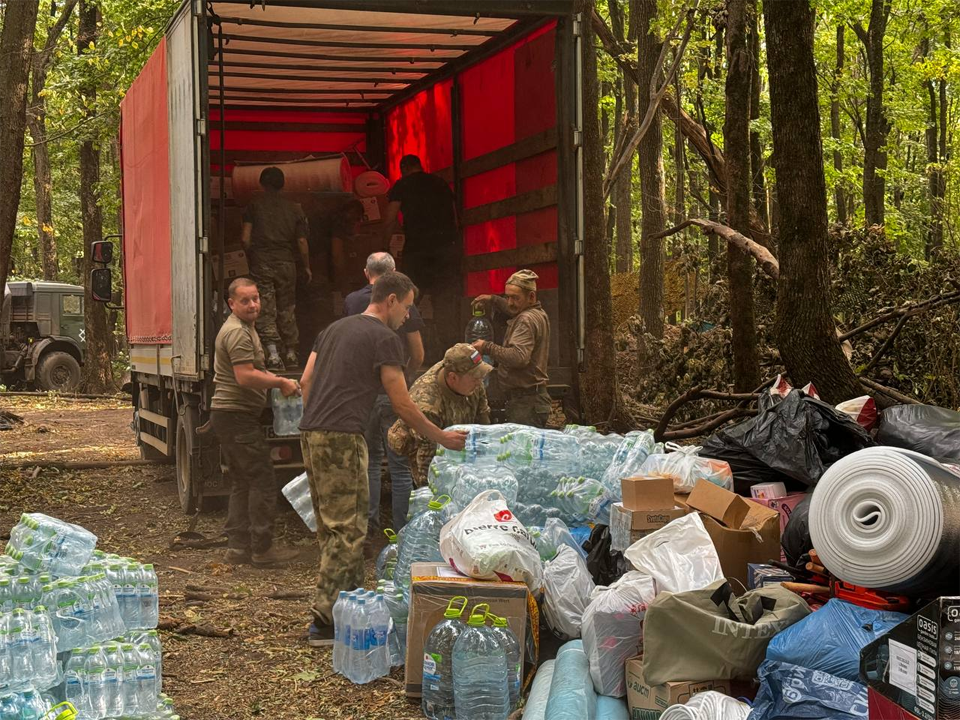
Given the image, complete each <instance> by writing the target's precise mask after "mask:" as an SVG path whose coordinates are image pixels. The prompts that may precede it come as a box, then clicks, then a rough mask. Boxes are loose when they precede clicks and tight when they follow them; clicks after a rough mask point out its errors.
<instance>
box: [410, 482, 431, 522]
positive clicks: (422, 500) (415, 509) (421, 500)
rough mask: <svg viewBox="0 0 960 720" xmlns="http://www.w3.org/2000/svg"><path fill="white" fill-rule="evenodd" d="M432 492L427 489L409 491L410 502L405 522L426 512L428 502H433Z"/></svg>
mask: <svg viewBox="0 0 960 720" xmlns="http://www.w3.org/2000/svg"><path fill="white" fill-rule="evenodd" d="M434 499H435V498H434V495H433V491H432V490H431V489H430V488H429V487H421V488H414V489H413V490H411V491H410V502H409V503H408V506H407V521H410V520H411V519H412V518H413V517H415V516H416V515H419V514H420V513H422V512H423V511H424V510H426V509H427V508H428V507H429V505H430V501H431V500H434Z"/></svg>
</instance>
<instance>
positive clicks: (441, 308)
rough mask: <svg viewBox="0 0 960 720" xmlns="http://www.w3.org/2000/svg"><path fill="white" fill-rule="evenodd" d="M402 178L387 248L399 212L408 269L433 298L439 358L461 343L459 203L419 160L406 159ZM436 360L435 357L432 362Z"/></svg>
mask: <svg viewBox="0 0 960 720" xmlns="http://www.w3.org/2000/svg"><path fill="white" fill-rule="evenodd" d="M400 173H401V175H402V177H401V178H400V179H399V180H398V181H397V182H396V184H395V185H394V186H393V187H392V188H390V193H389V195H388V196H387V199H388V200H389V201H390V203H389V205H387V218H386V222H385V223H384V231H385V233H386V236H385V237H384V245H385V246H386V245H387V244H388V243H389V240H390V237H391V235H392V234H393V232H394V231H395V227H396V220H397V215H398V213H400V214H402V215H403V234H404V238H405V239H404V242H403V249H402V251H401V253H400V264H401V266H402V267H403V271H404V272H405V273H406V274H407V275H409V276H410V277H411V278H412V279H413V281H414V282H415V283H416V284H417V286H419V288H420V289H421V290H422V291H423V294H424V295H429V296H430V300H431V304H432V305H433V311H434V320H435V325H436V333H435V334H436V336H437V339H436V342H435V345H436V347H433V348H432V350H433V351H434V354H435V355H436V354H437V353H438V352H439V353H443V352H444V351H445V350H446V349H447V348H448V347H450V346H451V345H452V344H453V343H454V342H456V341H457V339H458V338H459V335H460V327H459V324H458V322H457V320H458V318H459V313H458V311H457V308H458V303H459V298H458V295H459V293H457V289H456V279H457V278H459V277H460V272H459V266H458V258H459V255H460V253H459V247H458V245H459V240H460V233H459V229H458V227H457V226H458V222H457V210H456V199H455V197H454V194H453V191H452V190H451V189H450V186H449V185H448V184H447V181H446V180H444V179H443V178H441V177H439V176H438V175H432V174H431V173H428V172H424V170H423V165H422V164H421V162H420V158H418V157H417V156H416V155H404V156H403V157H402V158H401V159H400ZM432 359H436V358H432Z"/></svg>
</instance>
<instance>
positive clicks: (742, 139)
mask: <svg viewBox="0 0 960 720" xmlns="http://www.w3.org/2000/svg"><path fill="white" fill-rule="evenodd" d="M748 12H749V10H748V7H747V0H727V82H726V89H725V95H726V112H725V116H724V122H723V149H724V159H725V160H726V164H727V225H729V226H730V227H731V228H733V229H734V230H736V231H737V232H739V233H741V234H742V235H745V236H747V237H750V190H751V184H752V183H751V175H750V80H751V77H752V75H753V69H752V68H751V62H750V50H749V48H748V47H747V15H748ZM727 278H728V284H729V291H730V301H729V314H730V327H731V329H732V330H733V341H732V347H733V384H734V387H735V388H736V389H737V391H738V392H750V391H751V390H752V389H753V388H755V387H757V386H758V385H759V384H760V355H759V352H758V350H757V319H756V312H755V309H754V303H753V260H751V258H750V256H749V255H747V254H746V253H744V252H743V251H742V250H740V249H739V248H737V247H734V246H733V245H731V244H728V245H727Z"/></svg>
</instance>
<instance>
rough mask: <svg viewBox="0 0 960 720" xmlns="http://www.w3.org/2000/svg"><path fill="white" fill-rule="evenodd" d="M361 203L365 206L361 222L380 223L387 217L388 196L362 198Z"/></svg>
mask: <svg viewBox="0 0 960 720" xmlns="http://www.w3.org/2000/svg"><path fill="white" fill-rule="evenodd" d="M360 202H361V203H362V204H363V220H362V221H361V222H363V223H374V222H380V221H381V220H383V219H384V218H386V217H387V205H388V203H389V201H388V200H387V196H386V195H375V196H374V197H365V198H360Z"/></svg>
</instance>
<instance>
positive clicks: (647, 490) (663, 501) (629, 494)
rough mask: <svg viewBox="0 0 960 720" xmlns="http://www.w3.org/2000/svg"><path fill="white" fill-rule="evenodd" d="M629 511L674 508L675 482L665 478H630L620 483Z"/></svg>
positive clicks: (625, 504)
mask: <svg viewBox="0 0 960 720" xmlns="http://www.w3.org/2000/svg"><path fill="white" fill-rule="evenodd" d="M620 489H621V490H622V491H623V507H624V508H626V509H627V510H663V509H664V508H672V507H673V480H671V479H670V478H663V477H650V478H646V477H629V478H623V479H622V480H621V481H620Z"/></svg>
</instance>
